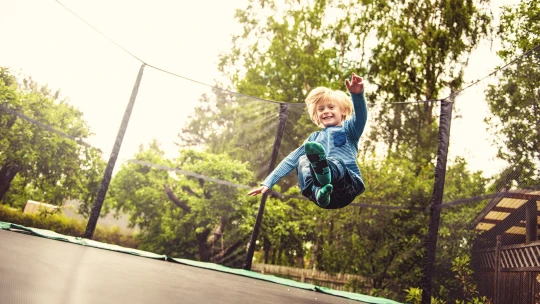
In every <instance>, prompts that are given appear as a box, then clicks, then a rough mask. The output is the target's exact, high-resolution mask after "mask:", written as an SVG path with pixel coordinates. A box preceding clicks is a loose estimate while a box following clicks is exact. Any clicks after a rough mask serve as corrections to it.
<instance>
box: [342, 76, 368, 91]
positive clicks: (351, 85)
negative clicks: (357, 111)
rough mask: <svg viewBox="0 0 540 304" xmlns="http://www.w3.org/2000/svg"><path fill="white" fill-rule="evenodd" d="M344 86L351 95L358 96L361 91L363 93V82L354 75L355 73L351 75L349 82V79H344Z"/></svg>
mask: <svg viewBox="0 0 540 304" xmlns="http://www.w3.org/2000/svg"><path fill="white" fill-rule="evenodd" d="M345 85H346V86H347V89H348V90H349V92H351V93H352V94H360V93H362V91H364V82H362V77H360V76H358V75H356V74H355V73H352V75H351V81H349V79H345Z"/></svg>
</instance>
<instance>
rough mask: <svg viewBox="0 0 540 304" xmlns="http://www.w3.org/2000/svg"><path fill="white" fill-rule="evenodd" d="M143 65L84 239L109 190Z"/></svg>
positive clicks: (92, 226)
mask: <svg viewBox="0 0 540 304" xmlns="http://www.w3.org/2000/svg"><path fill="white" fill-rule="evenodd" d="M145 65H146V64H145V63H143V64H142V65H141V68H140V69H139V74H138V75H137V80H136V81H135V85H134V86H133V90H132V91H131V97H130V98H129V103H128V105H127V107H126V111H125V112H124V117H123V118H122V123H121V124H120V129H119V130H118V133H117V135H116V141H115V142H114V146H113V150H112V152H111V156H110V157H109V162H108V163H107V167H106V168H105V173H104V174H103V178H102V179H101V184H100V186H99V191H98V194H97V196H96V200H95V202H94V206H92V212H91V213H90V218H89V219H88V224H87V225H86V231H85V232H84V237H85V238H87V239H91V238H92V237H93V236H94V231H95V230H96V224H97V220H98V218H99V215H100V213H101V207H102V206H103V201H104V200H105V196H106V195H107V189H109V184H110V182H111V176H112V172H113V169H114V165H115V163H116V159H117V158H118V152H120V146H121V145H122V140H123V139H124V134H125V133H126V129H127V126H128V122H129V118H130V117H131V111H132V110H133V105H134V104H135V99H136V98H137V93H138V92H139V85H140V84H141V79H142V76H143V71H144V66H145Z"/></svg>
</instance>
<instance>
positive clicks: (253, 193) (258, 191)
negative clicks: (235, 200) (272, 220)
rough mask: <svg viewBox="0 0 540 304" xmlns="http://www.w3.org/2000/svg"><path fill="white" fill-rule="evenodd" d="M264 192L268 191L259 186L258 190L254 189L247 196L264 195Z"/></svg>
mask: <svg viewBox="0 0 540 304" xmlns="http://www.w3.org/2000/svg"><path fill="white" fill-rule="evenodd" d="M266 191H268V187H266V186H260V187H259V188H255V189H253V190H251V191H249V192H248V195H249V196H255V195H257V194H260V193H266Z"/></svg>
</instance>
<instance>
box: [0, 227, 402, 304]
mask: <svg viewBox="0 0 540 304" xmlns="http://www.w3.org/2000/svg"><path fill="white" fill-rule="evenodd" d="M0 228H2V229H0V261H1V262H0V273H1V274H2V275H1V278H0V294H2V301H1V302H2V303H43V304H48V303H66V304H68V303H381V304H382V303H389V304H394V303H397V302H395V301H392V300H388V299H384V298H377V297H371V296H365V295H360V294H354V293H349V292H343V291H336V290H330V289H326V288H322V287H316V286H314V285H310V284H305V283H299V282H295V281H292V280H287V279H282V278H277V277H274V276H269V275H262V274H259V273H255V272H251V271H246V270H241V269H232V268H227V267H224V266H220V265H216V264H211V263H202V262H196V261H189V260H182V259H172V258H169V257H167V256H162V255H158V254H153V253H149V252H144V251H138V250H133V249H130V248H123V247H119V246H114V245H108V244H103V243H99V242H95V241H91V240H86V239H80V238H74V237H68V236H63V235H60V234H56V233H54V232H52V231H48V230H41V229H35V228H26V227H24V226H19V225H14V224H10V223H4V222H0ZM59 240H60V241H59ZM81 245H83V246H81ZM96 247H97V248H96ZM100 247H101V248H100ZM126 253H127V254H126ZM332 293H333V294H334V295H333V294H332ZM351 297H352V298H351Z"/></svg>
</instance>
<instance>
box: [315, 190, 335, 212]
mask: <svg viewBox="0 0 540 304" xmlns="http://www.w3.org/2000/svg"><path fill="white" fill-rule="evenodd" d="M333 189H334V186H332V184H328V185H325V186H323V187H322V188H321V189H320V190H319V191H318V192H317V205H319V206H321V207H323V208H324V207H326V206H328V204H330V194H332V190H333Z"/></svg>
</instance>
